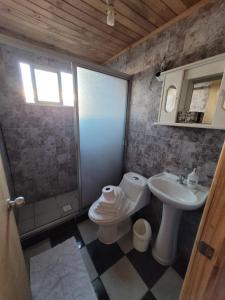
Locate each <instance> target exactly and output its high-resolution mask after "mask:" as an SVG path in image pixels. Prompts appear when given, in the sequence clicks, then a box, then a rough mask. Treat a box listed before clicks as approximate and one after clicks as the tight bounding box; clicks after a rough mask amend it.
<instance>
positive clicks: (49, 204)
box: [34, 197, 58, 216]
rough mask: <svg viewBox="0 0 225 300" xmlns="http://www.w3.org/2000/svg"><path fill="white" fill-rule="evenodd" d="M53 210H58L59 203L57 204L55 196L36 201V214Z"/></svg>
mask: <svg viewBox="0 0 225 300" xmlns="http://www.w3.org/2000/svg"><path fill="white" fill-rule="evenodd" d="M52 210H55V211H56V210H58V205H57V202H56V199H55V197H51V198H47V199H43V200H40V201H37V202H35V205H34V212H35V215H36V216H37V215H41V214H46V213H48V212H49V211H52Z"/></svg>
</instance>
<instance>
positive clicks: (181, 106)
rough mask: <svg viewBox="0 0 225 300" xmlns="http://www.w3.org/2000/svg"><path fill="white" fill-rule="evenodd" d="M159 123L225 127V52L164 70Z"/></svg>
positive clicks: (212, 127)
mask: <svg viewBox="0 0 225 300" xmlns="http://www.w3.org/2000/svg"><path fill="white" fill-rule="evenodd" d="M162 77H163V86H162V95H161V102H160V111H159V117H158V122H157V123H156V124H158V125H167V126H180V127H196V128H211V129H225V54H221V55H217V56H214V57H211V58H207V59H204V60H201V61H197V62H195V63H192V64H189V65H185V66H182V67H179V68H176V69H172V70H168V71H165V72H163V73H162Z"/></svg>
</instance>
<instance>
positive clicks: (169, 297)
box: [24, 219, 187, 300]
mask: <svg viewBox="0 0 225 300" xmlns="http://www.w3.org/2000/svg"><path fill="white" fill-rule="evenodd" d="M71 236H74V237H75V238H76V241H77V244H78V246H79V248H80V251H81V255H82V257H83V259H84V263H85V265H86V268H87V271H88V274H89V277H90V280H91V282H92V284H93V287H94V289H95V292H96V295H97V297H98V299H99V300H108V299H110V300H114V299H115V300H118V299H123V300H176V299H178V298H179V293H180V289H181V286H182V282H183V278H184V275H185V272H186V267H187V262H186V261H184V260H182V259H177V261H176V262H175V263H174V265H173V266H171V267H164V266H161V265H160V264H158V263H157V262H156V261H155V260H154V259H153V257H152V255H151V251H150V249H149V250H148V251H146V252H145V253H140V252H138V251H136V250H135V249H133V247H132V235H131V233H129V234H127V235H126V236H124V237H123V238H122V239H121V240H120V241H118V242H117V243H114V244H112V245H104V244H102V243H101V242H99V241H98V240H97V226H96V225H95V224H93V223H92V222H91V221H90V220H88V219H85V220H83V219H82V221H80V222H79V220H77V222H75V221H73V220H72V221H70V222H67V223H64V224H62V225H60V226H58V227H56V228H54V229H52V230H50V231H49V232H47V233H46V234H45V235H43V236H42V237H37V241H38V242H40V241H41V240H42V239H46V238H49V240H50V242H51V247H54V246H55V245H57V244H59V243H61V242H63V241H65V240H66V239H68V238H70V237H71ZM32 244H35V239H34V240H33V243H32ZM38 245H39V244H38V243H37V244H36V246H37V247H38ZM26 246H30V244H29V243H28V244H25V247H26ZM34 247H35V245H32V248H34ZM28 249H29V248H28ZM26 252H27V250H25V251H24V253H26ZM34 253H35V251H34Z"/></svg>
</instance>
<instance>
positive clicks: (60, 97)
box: [18, 60, 73, 107]
mask: <svg viewBox="0 0 225 300" xmlns="http://www.w3.org/2000/svg"><path fill="white" fill-rule="evenodd" d="M20 63H23V64H27V65H29V66H30V72H31V81H32V87H33V93H34V103H31V102H29V103H28V102H26V104H33V105H34V104H38V105H51V106H65V107H72V106H66V105H64V104H63V93H62V80H61V73H63V72H64V73H69V74H72V73H71V70H70V71H69V70H66V69H58V68H53V67H49V66H43V65H38V64H33V63H31V62H28V61H25V60H20V61H19V64H18V65H19V69H20ZM35 69H38V70H41V71H47V72H53V73H56V74H57V78H58V88H59V102H58V101H55V102H53V101H40V100H39V99H38V93H37V85H36V79H35V73H34V70H35ZM20 73H21V70H20ZM72 75H73V74H72ZM21 76H22V74H21Z"/></svg>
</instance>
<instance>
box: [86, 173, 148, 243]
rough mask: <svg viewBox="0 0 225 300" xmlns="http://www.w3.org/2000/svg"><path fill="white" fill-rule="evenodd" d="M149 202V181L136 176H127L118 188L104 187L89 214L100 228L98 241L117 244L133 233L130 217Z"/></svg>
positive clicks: (135, 174)
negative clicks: (130, 232)
mask: <svg viewBox="0 0 225 300" xmlns="http://www.w3.org/2000/svg"><path fill="white" fill-rule="evenodd" d="M148 202H149V190H148V188H147V179H146V178H145V177H143V176H142V175H139V174H137V173H134V172H129V173H126V174H124V176H123V178H122V181H121V182H120V184H119V186H112V185H109V186H106V187H104V188H103V189H102V195H101V197H100V198H99V199H98V200H96V201H95V202H94V203H93V204H92V205H91V207H90V209H89V212H88V216H89V218H90V220H91V221H93V222H94V223H96V224H97V225H98V226H99V228H98V233H97V236H98V239H99V240H100V241H101V242H102V243H104V244H112V243H115V242H116V241H118V240H119V239H120V238H121V237H122V236H123V235H125V234H126V233H127V232H128V231H129V230H130V228H131V219H130V217H131V216H132V215H133V214H134V213H135V212H137V211H138V210H140V209H141V208H143V207H144V206H145V205H147V204H148Z"/></svg>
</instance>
